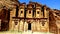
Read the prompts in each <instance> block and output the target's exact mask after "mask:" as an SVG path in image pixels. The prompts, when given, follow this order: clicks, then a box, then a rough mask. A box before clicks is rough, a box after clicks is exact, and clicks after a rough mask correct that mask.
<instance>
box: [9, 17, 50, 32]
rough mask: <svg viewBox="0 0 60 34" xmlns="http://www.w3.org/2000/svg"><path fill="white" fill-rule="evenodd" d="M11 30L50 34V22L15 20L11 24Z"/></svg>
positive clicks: (42, 20)
mask: <svg viewBox="0 0 60 34" xmlns="http://www.w3.org/2000/svg"><path fill="white" fill-rule="evenodd" d="M10 30H13V31H28V30H31V31H33V32H35V31H37V32H49V21H48V20H47V19H40V20H39V19H15V18H13V19H12V20H11V23H10Z"/></svg>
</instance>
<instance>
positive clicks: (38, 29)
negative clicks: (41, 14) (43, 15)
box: [36, 21, 40, 32]
mask: <svg viewBox="0 0 60 34" xmlns="http://www.w3.org/2000/svg"><path fill="white" fill-rule="evenodd" d="M36 28H37V31H38V32H39V31H40V23H39V21H37V22H36Z"/></svg>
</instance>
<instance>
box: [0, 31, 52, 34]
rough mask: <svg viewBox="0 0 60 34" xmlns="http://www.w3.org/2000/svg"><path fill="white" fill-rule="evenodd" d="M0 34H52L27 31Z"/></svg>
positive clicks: (2, 33)
mask: <svg viewBox="0 0 60 34" xmlns="http://www.w3.org/2000/svg"><path fill="white" fill-rule="evenodd" d="M0 34H52V33H48V32H33V33H32V32H31V31H27V32H16V31H5V32H0Z"/></svg>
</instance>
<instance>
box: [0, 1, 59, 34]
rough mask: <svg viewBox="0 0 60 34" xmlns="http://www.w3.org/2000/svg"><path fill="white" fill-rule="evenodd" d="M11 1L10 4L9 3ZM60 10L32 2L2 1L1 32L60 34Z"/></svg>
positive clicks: (0, 12)
mask: <svg viewBox="0 0 60 34" xmlns="http://www.w3.org/2000/svg"><path fill="white" fill-rule="evenodd" d="M7 1H9V2H7ZM59 26H60V10H57V9H51V8H49V7H47V6H46V5H42V4H39V3H37V2H32V1H30V2H29V3H28V4H26V3H19V2H18V0H6V1H5V0H4V1H2V0H1V1H0V31H7V30H9V31H22V32H23V31H28V30H31V31H32V32H51V33H54V34H57V33H58V34H59V33H60V27H59Z"/></svg>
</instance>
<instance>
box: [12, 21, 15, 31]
mask: <svg viewBox="0 0 60 34" xmlns="http://www.w3.org/2000/svg"><path fill="white" fill-rule="evenodd" d="M13 30H14V21H12V24H11V31H13Z"/></svg>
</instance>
